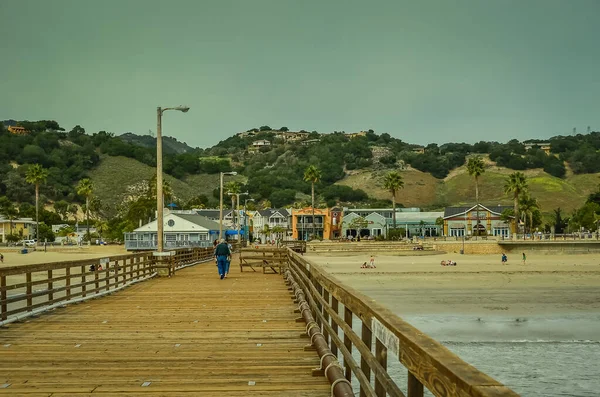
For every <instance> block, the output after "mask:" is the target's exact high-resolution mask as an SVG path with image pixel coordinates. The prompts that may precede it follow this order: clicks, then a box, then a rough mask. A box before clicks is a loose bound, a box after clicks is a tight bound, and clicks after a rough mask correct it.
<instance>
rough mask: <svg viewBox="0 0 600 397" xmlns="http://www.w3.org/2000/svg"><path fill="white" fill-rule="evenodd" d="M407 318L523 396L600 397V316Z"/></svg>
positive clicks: (434, 316) (592, 314)
mask: <svg viewBox="0 0 600 397" xmlns="http://www.w3.org/2000/svg"><path fill="white" fill-rule="evenodd" d="M403 318H404V319H405V320H406V321H408V322H409V323H411V324H412V325H414V326H415V327H417V328H419V329H420V330H422V331H423V332H425V333H427V334H428V335H429V336H431V337H432V338H434V339H436V340H438V341H439V342H441V343H442V344H443V345H445V346H446V347H447V348H448V349H450V350H451V351H452V352H454V353H456V354H457V355H458V356H459V357H460V358H461V359H463V360H464V361H466V362H468V363H469V364H471V365H473V366H475V367H476V368H477V369H479V370H480V371H483V372H485V373H486V374H488V375H490V376H492V377H493V378H495V379H497V380H498V381H500V382H502V383H504V384H505V385H507V386H508V387H510V388H511V389H513V390H514V391H515V392H517V393H519V394H521V395H523V396H540V397H542V396H578V397H580V396H581V397H583V396H600V313H590V314H586V313H578V314H563V315H561V314H554V315H543V316H520V317H515V316H497V315H494V316H468V315H459V316H457V315H423V316H403Z"/></svg>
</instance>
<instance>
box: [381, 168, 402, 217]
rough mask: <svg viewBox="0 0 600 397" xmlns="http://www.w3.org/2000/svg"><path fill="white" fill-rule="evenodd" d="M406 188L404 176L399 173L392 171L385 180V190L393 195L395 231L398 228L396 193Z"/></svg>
mask: <svg viewBox="0 0 600 397" xmlns="http://www.w3.org/2000/svg"><path fill="white" fill-rule="evenodd" d="M403 187H404V181H403V180H402V175H400V173H399V172H398V171H392V172H390V173H388V174H387V175H386V176H385V177H384V178H383V188H384V189H385V190H387V191H389V192H390V193H391V194H392V219H393V225H394V229H395V228H396V193H398V190H400V189H402V188H403Z"/></svg>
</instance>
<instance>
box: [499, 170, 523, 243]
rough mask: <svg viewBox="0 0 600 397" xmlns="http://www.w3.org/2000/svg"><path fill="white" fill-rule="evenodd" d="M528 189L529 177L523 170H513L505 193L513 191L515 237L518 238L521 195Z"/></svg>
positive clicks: (505, 186)
mask: <svg viewBox="0 0 600 397" xmlns="http://www.w3.org/2000/svg"><path fill="white" fill-rule="evenodd" d="M526 191H527V178H526V177H525V175H524V174H523V173H522V172H513V173H512V174H510V175H509V176H508V178H507V179H506V184H505V185H504V193H506V194H508V193H513V200H514V216H515V220H514V221H515V235H514V236H513V238H516V234H517V233H518V232H519V229H518V222H519V197H520V196H521V194H523V193H525V192H526Z"/></svg>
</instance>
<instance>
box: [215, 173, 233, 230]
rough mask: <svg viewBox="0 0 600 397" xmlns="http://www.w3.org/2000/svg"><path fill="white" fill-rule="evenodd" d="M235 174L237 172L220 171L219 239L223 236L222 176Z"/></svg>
mask: <svg viewBox="0 0 600 397" xmlns="http://www.w3.org/2000/svg"><path fill="white" fill-rule="evenodd" d="M224 175H237V172H235V171H231V172H221V184H220V185H219V191H220V193H219V196H220V197H219V239H222V238H223V176H224Z"/></svg>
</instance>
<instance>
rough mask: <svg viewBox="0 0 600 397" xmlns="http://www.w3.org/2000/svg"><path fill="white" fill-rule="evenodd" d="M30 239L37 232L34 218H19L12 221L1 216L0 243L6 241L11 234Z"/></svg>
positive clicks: (22, 238)
mask: <svg viewBox="0 0 600 397" xmlns="http://www.w3.org/2000/svg"><path fill="white" fill-rule="evenodd" d="M11 234H12V235H14V236H18V237H19V239H21V240H29V239H31V238H32V236H33V235H34V234H35V221H34V220H33V219H32V218H17V219H13V220H12V221H11V220H9V219H5V218H2V217H0V243H6V242H7V241H8V240H7V237H8V236H9V235H11Z"/></svg>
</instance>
